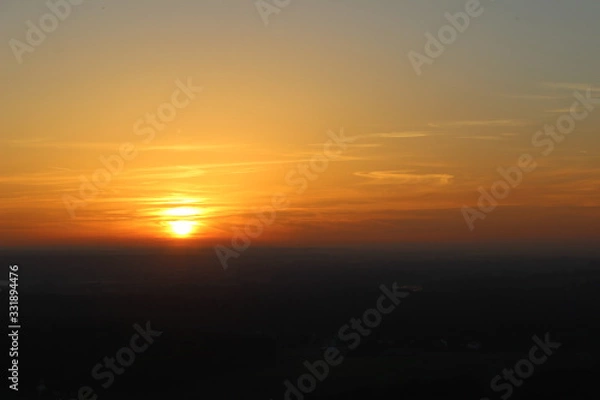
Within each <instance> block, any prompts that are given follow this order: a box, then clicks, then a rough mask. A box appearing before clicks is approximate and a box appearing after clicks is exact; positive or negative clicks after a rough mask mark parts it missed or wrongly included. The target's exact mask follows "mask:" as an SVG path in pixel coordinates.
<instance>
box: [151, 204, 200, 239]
mask: <svg viewBox="0 0 600 400" xmlns="http://www.w3.org/2000/svg"><path fill="white" fill-rule="evenodd" d="M161 214H162V215H163V217H164V219H166V221H165V222H166V224H167V226H168V227H169V233H170V234H171V235H172V236H174V237H177V238H185V237H188V236H191V235H192V234H193V233H194V232H195V231H196V230H197V227H198V225H202V224H201V223H200V222H198V221H197V219H198V217H199V215H200V214H203V210H201V209H199V208H196V207H188V206H183V207H175V208H169V209H167V210H164V211H162V212H161Z"/></svg>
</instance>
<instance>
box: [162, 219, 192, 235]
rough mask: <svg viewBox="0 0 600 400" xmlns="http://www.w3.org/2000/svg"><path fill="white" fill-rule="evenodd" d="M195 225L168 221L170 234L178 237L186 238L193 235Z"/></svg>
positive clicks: (188, 222) (190, 222)
mask: <svg viewBox="0 0 600 400" xmlns="http://www.w3.org/2000/svg"><path fill="white" fill-rule="evenodd" d="M196 225H197V223H196V222H194V221H169V226H170V227H171V232H172V233H173V234H174V235H175V236H178V237H186V236H189V235H190V234H191V233H193V232H194V231H195V229H196Z"/></svg>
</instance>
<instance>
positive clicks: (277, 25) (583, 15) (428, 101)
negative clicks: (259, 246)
mask: <svg viewBox="0 0 600 400" xmlns="http://www.w3.org/2000/svg"><path fill="white" fill-rule="evenodd" d="M465 3H466V1H464V0H462V1H460V0H451V1H443V2H438V1H388V0H381V1H359V0H346V1H341V0H340V1H322V0H321V1H316V0H312V1H308V0H294V1H292V2H291V4H290V5H289V6H288V7H285V8H284V9H281V11H280V12H279V14H273V15H271V16H270V17H269V24H268V26H265V24H264V23H263V19H262V18H261V15H260V13H259V11H258V10H257V8H256V6H255V5H254V2H253V1H250V0H248V1H223V0H210V1H191V0H173V1H168V2H167V1H158V0H148V1H144V2H122V1H117V0H104V1H102V0H98V1H96V0H88V1H85V2H84V3H83V4H82V5H78V6H72V10H71V13H70V15H69V16H68V17H67V18H65V20H64V21H61V22H60V24H59V26H58V27H57V29H56V30H55V31H54V32H52V33H48V34H47V38H46V39H45V40H44V41H43V43H41V44H40V45H39V46H36V47H35V50H34V51H32V52H28V53H24V54H23V55H22V63H19V62H18V60H17V57H15V54H14V53H13V50H12V49H11V46H10V45H9V42H10V40H11V39H13V38H14V39H17V40H19V41H22V42H25V41H26V32H27V29H28V26H27V25H26V22H27V21H28V20H32V21H34V23H36V24H37V21H38V20H39V18H40V17H41V16H42V15H44V14H45V13H48V7H47V6H46V4H45V2H44V1H35V2H33V1H32V2H23V1H17V0H7V1H3V2H2V4H1V5H0V36H1V37H2V38H3V40H4V43H5V45H4V46H3V47H2V50H1V51H0V57H1V59H2V67H1V69H0V75H1V77H2V81H3V83H4V85H3V90H2V92H1V93H0V106H1V107H2V109H3V113H2V115H3V118H2V119H1V121H0V126H1V135H0V149H1V150H0V151H1V154H0V196H1V197H2V201H1V202H0V247H8V246H44V245H53V244H63V245H70V244H77V245H79V244H81V245H95V244H124V243H125V244H140V243H154V241H164V242H165V243H171V242H182V241H185V242H186V243H193V244H194V245H196V244H198V245H202V244H203V243H206V244H209V243H210V244H215V243H223V244H225V245H229V244H230V243H231V237H232V232H234V230H235V229H236V228H241V229H244V226H245V225H246V224H247V223H248V221H249V220H251V219H252V218H254V217H253V216H254V213H255V211H256V210H260V209H261V208H264V207H266V206H269V205H271V204H272V201H273V197H274V196H275V195H277V194H279V195H278V196H279V197H280V198H281V195H283V196H285V198H286V200H287V201H288V205H287V206H285V207H282V208H281V209H280V210H278V212H277V216H276V220H275V222H274V224H272V225H270V226H267V227H265V228H264V233H262V234H261V235H260V236H259V237H257V238H256V239H253V241H256V242H257V243H263V244H280V245H293V246H296V245H313V244H344V243H401V242H432V243H449V242H454V241H460V242H470V241H473V242H479V241H493V240H520V239H526V240H535V241H546V242H560V241H578V240H597V239H598V238H599V237H600V232H599V230H598V227H599V226H600V191H599V189H600V135H599V133H600V104H599V105H597V106H596V109H595V110H594V111H592V112H590V113H589V115H588V116H587V117H586V118H585V119H583V120H582V121H578V122H577V126H576V129H575V130H574V131H573V133H571V134H569V135H568V136H567V137H566V139H565V140H564V141H562V142H560V143H556V144H555V148H554V149H553V151H552V152H551V154H548V155H547V156H545V155H544V154H543V151H544V149H546V146H535V145H534V144H533V143H532V138H533V137H534V135H535V134H536V132H537V131H539V130H542V129H543V128H544V126H545V125H546V124H555V123H556V121H557V119H558V118H559V117H561V115H569V112H570V107H571V105H572V104H573V103H574V102H575V101H576V100H577V99H576V98H575V97H574V92H576V91H577V92H579V93H581V94H584V95H585V94H586V91H587V90H588V88H591V91H590V93H591V94H592V95H593V96H595V97H596V98H600V77H599V75H598V71H600V53H599V52H598V51H597V50H598V47H597V40H598V37H600V24H598V18H599V16H600V2H598V1H597V0H577V1H574V2H566V1H559V0H530V1H526V2H522V1H516V0H502V1H500V0H498V1H496V2H493V3H492V2H490V1H483V0H482V4H483V5H484V7H485V12H484V13H483V15H481V16H480V17H478V18H477V19H473V20H472V21H471V24H470V26H469V27H468V29H467V30H466V31H465V32H464V33H461V34H459V37H458V40H456V42H455V43H453V44H451V45H448V46H447V48H446V49H445V51H444V53H443V54H442V55H441V56H440V57H439V58H437V59H435V61H434V62H433V64H431V65H426V66H424V68H423V73H422V75H421V76H417V74H416V73H415V71H414V69H413V66H412V65H411V62H410V61H409V58H408V56H407V54H408V53H409V52H410V51H417V52H420V53H423V52H424V46H425V42H426V39H425V34H426V33H427V32H437V31H438V29H439V28H440V27H442V26H443V25H444V24H447V21H446V19H445V18H444V14H445V13H446V12H450V13H455V12H459V11H462V10H464V7H465ZM107 27H108V29H107ZM186 85H187V86H188V88H185V86H186ZM189 86H192V87H193V88H194V89H193V90H190V89H189ZM200 87H201V88H202V89H201V90H200V89H199V88H200ZM165 104H176V105H177V107H175V108H173V107H169V106H168V105H167V106H164V105H165ZM161 106H163V109H164V110H167V109H171V110H173V109H175V110H176V115H175V116H174V117H173V118H172V121H170V122H165V123H164V124H160V123H159V124H160V125H152V123H151V122H148V120H146V118H147V114H156V113H157V112H158V110H159V108H160V107H161ZM579 109H580V110H583V109H584V107H580V108H579ZM342 132H343V133H342ZM342 134H343V135H345V136H346V137H351V138H352V141H351V142H349V143H348V144H347V146H346V148H344V149H341V150H340V149H338V148H334V150H335V151H338V150H340V151H339V154H337V155H335V156H334V157H332V158H331V159H330V160H329V163H328V165H327V168H326V169H325V170H324V171H322V172H319V173H317V174H312V175H311V179H308V178H307V179H306V182H307V186H306V189H305V190H303V191H302V193H298V190H297V189H298V187H299V183H298V177H299V176H300V175H295V174H298V172H297V171H298V166H299V165H302V164H306V163H307V162H308V161H309V160H311V159H312V158H313V157H317V156H323V154H324V146H325V144H326V143H327V142H328V141H330V140H331V136H332V135H334V136H335V135H338V137H339V135H342ZM127 143H130V145H127ZM123 145H125V148H127V150H126V151H125V153H126V154H128V155H129V158H130V160H124V162H123V165H122V168H121V169H120V172H119V173H117V174H113V175H111V181H110V182H109V183H108V184H106V185H104V187H103V188H102V190H101V191H100V192H99V193H98V194H97V195H95V196H92V198H89V199H87V201H86V203H85V205H82V204H79V206H78V207H76V208H75V209H71V212H70V211H69V210H68V207H67V206H66V205H65V199H71V200H73V199H75V198H81V194H80V186H81V177H87V179H90V180H92V177H93V175H94V173H95V171H96V170H98V169H102V168H104V167H105V164H103V162H102V161H101V159H105V160H106V159H109V158H110V157H112V156H115V155H119V157H121V156H120V153H121V152H122V150H121V148H122V146H123ZM522 154H530V155H531V156H532V157H534V158H535V161H536V162H537V164H538V168H537V169H536V170H535V171H534V172H531V173H527V174H525V175H524V176H523V181H522V183H521V184H520V185H519V186H518V187H517V188H515V189H514V190H512V192H511V193H510V195H509V196H508V197H507V198H505V199H503V200H501V201H500V202H499V203H500V204H499V205H498V208H497V209H496V210H494V211H493V212H491V213H489V215H488V216H487V217H486V219H485V220H478V221H476V222H475V229H474V230H473V231H471V230H470V229H469V227H468V224H467V223H465V219H464V218H463V214H462V211H461V210H462V208H463V206H465V205H466V206H470V207H477V202H478V198H479V193H478V188H479V187H484V188H485V189H486V190H489V189H490V188H491V186H492V184H493V183H494V182H495V181H497V180H498V179H500V178H501V176H500V175H499V173H498V172H497V169H498V167H503V168H509V167H512V166H515V165H517V160H518V159H519V157H520V156H521V155H522ZM115 165H116V164H115ZM294 171H296V172H294ZM312 178H314V179H312ZM290 182H292V183H291V184H290ZM293 182H296V183H293ZM65 196H66V197H65Z"/></svg>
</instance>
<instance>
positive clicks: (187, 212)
mask: <svg viewBox="0 0 600 400" xmlns="http://www.w3.org/2000/svg"><path fill="white" fill-rule="evenodd" d="M199 214H202V210H200V209H199V208H197V207H176V208H171V209H169V210H167V211H165V215H168V216H170V217H191V216H195V215H199Z"/></svg>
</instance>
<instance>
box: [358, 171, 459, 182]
mask: <svg viewBox="0 0 600 400" xmlns="http://www.w3.org/2000/svg"><path fill="white" fill-rule="evenodd" d="M354 174H355V175H356V176H359V177H361V178H367V179H370V180H371V181H370V182H369V183H371V184H377V185H415V184H429V185H449V184H450V183H451V182H452V180H453V179H454V175H450V174H416V173H414V171H371V172H355V173H354Z"/></svg>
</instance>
